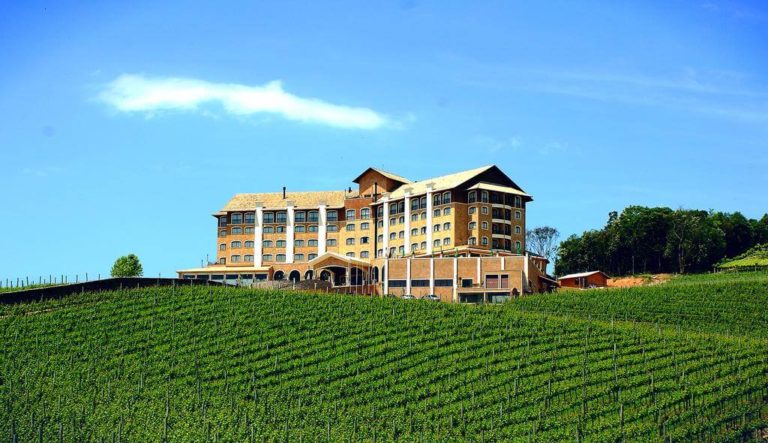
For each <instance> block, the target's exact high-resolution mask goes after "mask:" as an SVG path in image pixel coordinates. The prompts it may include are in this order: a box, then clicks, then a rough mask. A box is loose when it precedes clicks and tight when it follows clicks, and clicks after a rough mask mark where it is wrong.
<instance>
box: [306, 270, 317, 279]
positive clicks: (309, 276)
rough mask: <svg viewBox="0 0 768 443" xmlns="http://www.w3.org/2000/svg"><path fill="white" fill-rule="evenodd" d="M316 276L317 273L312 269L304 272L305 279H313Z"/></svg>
mask: <svg viewBox="0 0 768 443" xmlns="http://www.w3.org/2000/svg"><path fill="white" fill-rule="evenodd" d="M314 276H315V273H314V272H312V270H311V269H310V270H309V271H307V272H305V273H304V280H312V278H314Z"/></svg>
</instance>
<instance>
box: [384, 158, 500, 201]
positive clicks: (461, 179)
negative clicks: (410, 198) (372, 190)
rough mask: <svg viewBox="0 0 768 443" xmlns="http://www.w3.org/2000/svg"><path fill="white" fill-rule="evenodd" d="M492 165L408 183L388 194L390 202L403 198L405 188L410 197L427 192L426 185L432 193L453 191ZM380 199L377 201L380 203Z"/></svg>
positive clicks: (492, 166)
mask: <svg viewBox="0 0 768 443" xmlns="http://www.w3.org/2000/svg"><path fill="white" fill-rule="evenodd" d="M495 167H496V166H494V165H488V166H483V167H482V168H476V169H469V170H466V171H461V172H456V173H454V174H448V175H442V176H440V177H433V178H428V179H425V180H421V181H417V182H411V183H408V185H407V186H401V187H399V188H397V189H396V190H394V191H392V192H390V193H389V199H390V200H397V199H400V198H403V197H404V196H405V191H406V188H410V191H411V195H419V194H424V193H426V192H427V185H429V184H432V189H433V190H434V191H442V190H445V189H453V188H455V187H457V186H459V185H461V184H462V183H465V182H467V181H469V180H471V179H472V178H474V177H476V176H477V175H479V174H482V173H483V172H485V171H488V170H489V169H491V168H495ZM381 200H382V199H379V201H381Z"/></svg>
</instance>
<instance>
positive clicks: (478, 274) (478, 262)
mask: <svg viewBox="0 0 768 443" xmlns="http://www.w3.org/2000/svg"><path fill="white" fill-rule="evenodd" d="M476 259H477V283H478V284H479V283H480V261H481V260H482V257H476Z"/></svg>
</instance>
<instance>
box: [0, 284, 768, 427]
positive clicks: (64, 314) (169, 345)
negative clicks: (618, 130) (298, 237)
mask: <svg viewBox="0 0 768 443" xmlns="http://www.w3.org/2000/svg"><path fill="white" fill-rule="evenodd" d="M683 283H684V282H683ZM748 284H749V285H751V286H739V287H738V288H737V289H738V290H746V289H747V288H748V287H753V288H754V287H757V286H759V284H754V283H748ZM696 287H697V283H696V282H695V281H692V282H691V283H690V285H688V286H686V285H685V284H680V285H679V286H677V287H673V286H670V288H673V289H675V292H674V293H668V295H669V297H671V301H669V302H668V303H666V304H662V305H660V307H658V308H657V309H656V314H654V317H653V319H654V320H653V321H654V322H657V321H658V322H659V324H656V323H641V322H639V321H638V320H639V319H642V318H643V315H641V314H642V313H641V312H640V311H641V310H642V309H643V307H644V306H643V305H637V306H635V307H634V309H635V310H634V311H633V310H631V309H628V308H626V309H624V311H622V312H624V313H626V314H627V315H626V316H625V318H626V319H627V320H630V319H632V320H635V321H634V322H632V321H616V320H611V318H614V319H616V318H617V316H616V315H615V314H613V312H612V311H613V310H616V309H617V307H616V305H604V304H593V305H592V306H591V309H590V312H585V311H581V310H579V309H569V310H566V309H562V308H559V307H558V308H553V306H561V307H562V306H566V307H568V306H571V305H569V303H571V301H570V297H571V295H570V294H556V295H547V296H542V297H539V296H535V297H529V298H527V299H524V300H523V301H524V302H525V303H510V304H508V305H505V306H464V305H448V304H441V303H427V302H420V301H410V302H409V301H403V300H392V299H378V298H375V299H369V298H363V297H356V296H340V295H311V294H301V293H291V292H285V293H281V292H268V291H256V290H244V289H237V288H213V287H211V288H205V287H184V288H151V289H134V290H126V291H115V292H106V293H100V294H87V293H86V294H80V295H75V296H72V297H70V298H67V299H61V300H52V301H46V302H42V303H28V304H20V305H12V306H3V307H1V308H0V356H2V357H0V436H2V438H5V439H7V440H9V441H13V440H16V441H30V440H42V441H76V440H85V441H100V440H107V441H148V440H149V441H164V440H168V441H277V440H281V441H347V440H349V441H360V440H364V441H397V440H399V441H488V442H491V441H541V442H550V441H564V440H571V441H577V440H578V441H616V440H622V439H624V440H627V441H664V440H672V441H691V440H713V441H737V440H739V439H741V438H743V437H747V438H750V437H754V435H755V434H754V433H753V431H754V430H757V429H760V428H762V427H765V426H766V425H767V424H768V421H767V420H768V408H767V407H766V401H765V399H766V398H768V388H767V387H768V363H767V362H766V356H768V352H766V350H767V349H768V347H767V344H768V341H766V339H765V335H764V334H762V333H760V332H759V331H758V329H759V325H755V326H752V327H747V325H748V324H749V323H750V322H753V321H758V320H759V317H754V316H755V314H754V313H752V312H749V311H751V310H752V309H753V305H751V304H746V303H738V302H736V301H737V299H738V295H737V292H736V291H725V292H723V295H722V296H721V297H718V298H716V299H715V300H716V303H715V304H718V303H719V304H726V303H735V304H733V305H732V306H731V309H732V310H733V311H734V314H733V315H732V318H729V319H728V320H725V319H723V320H722V322H725V321H737V322H738V325H739V328H738V329H739V330H743V335H738V334H737V333H736V330H735V329H730V330H729V332H730V333H731V334H732V335H730V336H728V335H723V334H720V332H722V329H724V328H723V327H722V326H717V325H718V322H714V321H712V318H710V317H708V316H707V315H706V314H704V315H702V314H701V313H702V312H704V313H706V312H709V311H707V310H702V309H701V308H700V300H701V299H700V298H699V297H696V296H695V292H692V291H687V289H690V288H696ZM678 289H680V290H681V291H678ZM592 292H594V293H595V294H600V295H602V296H604V297H609V298H611V297H619V299H618V300H617V304H618V301H623V302H625V301H626V296H629V295H632V296H643V294H644V293H643V294H641V293H635V292H621V291H585V292H581V293H580V294H574V295H586V294H591V293H592ZM755 294H757V292H755V293H748V294H745V295H744V296H745V297H752V296H754V295H755ZM559 297H564V298H566V299H567V300H566V301H568V303H566V302H565V301H564V302H559V303H560V304H559V305H552V303H553V302H554V301H557V300H558V298H559ZM649 297H654V298H653V300H655V301H657V302H658V301H661V300H662V299H663V298H664V297H663V296H662V295H660V293H659V294H655V295H653V294H652V295H649ZM537 298H539V299H540V300H542V302H541V303H537V304H536V303H533V300H535V299H537ZM529 300H530V301H529ZM590 300H592V299H591V298H590ZM544 301H546V302H544ZM645 306H654V305H653V304H648V305H645ZM763 306H764V305H763ZM533 308H537V309H533ZM675 310H680V312H681V313H683V314H685V315H683V316H682V317H681V319H684V321H683V320H678V319H676V317H675V316H674V311H675ZM692 312H698V313H699V315H693V316H692V315H688V314H687V313H692ZM630 313H632V314H633V315H629V314H630ZM737 313H739V314H740V315H741V316H744V317H740V316H739V315H736V314H737ZM729 315H730V314H729ZM749 316H753V317H749ZM756 319H757V320H756ZM661 320H664V321H661ZM694 321H698V322H700V323H701V324H702V327H701V328H691V329H688V328H687V327H688V326H690V325H691V324H692V322H694ZM722 322H721V323H722ZM665 325H670V326H665ZM681 325H682V326H685V328H681V327H680V326H681ZM697 329H698V330H697ZM725 329H727V328H725Z"/></svg>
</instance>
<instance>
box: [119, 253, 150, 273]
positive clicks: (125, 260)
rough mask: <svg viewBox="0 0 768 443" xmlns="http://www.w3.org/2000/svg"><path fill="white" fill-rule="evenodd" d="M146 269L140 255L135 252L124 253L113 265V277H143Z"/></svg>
mask: <svg viewBox="0 0 768 443" xmlns="http://www.w3.org/2000/svg"><path fill="white" fill-rule="evenodd" d="M142 275H144V269H143V268H142V267H141V262H140V261H139V257H136V255H134V254H128V255H124V256H122V257H120V258H118V259H117V260H115V264H114V265H112V277H141V276H142Z"/></svg>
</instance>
